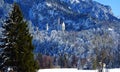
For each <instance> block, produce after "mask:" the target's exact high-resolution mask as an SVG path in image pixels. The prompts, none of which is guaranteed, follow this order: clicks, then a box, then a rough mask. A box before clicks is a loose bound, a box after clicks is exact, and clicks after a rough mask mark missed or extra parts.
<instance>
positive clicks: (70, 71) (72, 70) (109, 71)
mask: <svg viewBox="0 0 120 72" xmlns="http://www.w3.org/2000/svg"><path fill="white" fill-rule="evenodd" d="M38 72H98V70H78V69H75V68H70V69H68V68H62V69H40V70H38ZM103 72H120V69H104V70H103Z"/></svg>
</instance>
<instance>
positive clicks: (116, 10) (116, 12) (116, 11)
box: [94, 0, 120, 16]
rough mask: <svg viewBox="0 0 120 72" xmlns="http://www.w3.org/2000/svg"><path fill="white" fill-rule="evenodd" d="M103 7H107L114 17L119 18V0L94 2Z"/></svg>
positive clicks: (98, 0)
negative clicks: (109, 7)
mask: <svg viewBox="0 0 120 72" xmlns="http://www.w3.org/2000/svg"><path fill="white" fill-rule="evenodd" d="M94 1H97V2H99V3H102V4H104V5H109V6H111V8H112V12H113V14H114V15H115V16H120V0H94Z"/></svg>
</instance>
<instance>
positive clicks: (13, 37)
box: [1, 3, 37, 72]
mask: <svg viewBox="0 0 120 72" xmlns="http://www.w3.org/2000/svg"><path fill="white" fill-rule="evenodd" d="M3 29H4V31H3V35H4V38H2V40H1V41H2V42H3V44H2V45H1V47H3V48H4V56H5V58H3V59H4V61H5V62H4V66H3V67H6V68H8V67H12V68H13V69H14V70H16V71H17V72H35V71H36V68H37V66H36V64H35V61H34V55H33V49H34V47H33V45H32V37H31V35H30V33H29V29H28V27H27V21H25V20H24V18H23V15H22V12H21V10H20V7H19V6H18V5H17V4H16V3H14V5H13V10H12V11H11V13H10V14H9V17H8V18H7V20H6V21H5V23H4V24H3Z"/></svg>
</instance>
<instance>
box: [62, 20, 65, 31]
mask: <svg viewBox="0 0 120 72" xmlns="http://www.w3.org/2000/svg"><path fill="white" fill-rule="evenodd" d="M62 31H65V23H64V22H63V23H62Z"/></svg>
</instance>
